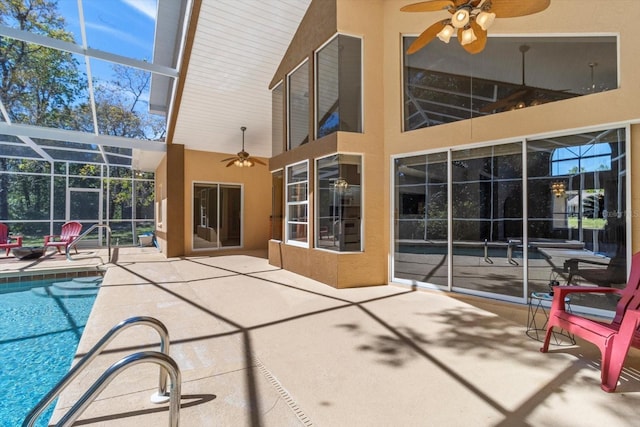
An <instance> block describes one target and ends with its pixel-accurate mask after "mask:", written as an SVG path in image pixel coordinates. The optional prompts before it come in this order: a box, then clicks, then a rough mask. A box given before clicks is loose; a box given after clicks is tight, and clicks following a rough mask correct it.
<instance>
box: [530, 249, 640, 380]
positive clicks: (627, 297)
mask: <svg viewBox="0 0 640 427" xmlns="http://www.w3.org/2000/svg"><path fill="white" fill-rule="evenodd" d="M553 291H554V292H553V302H552V303H551V310H550V312H549V322H548V323H547V334H546V336H545V340H544V344H543V346H542V348H541V349H540V351H541V352H543V353H546V352H547V351H548V350H549V339H550V338H551V334H552V331H553V328H560V329H564V330H565V331H567V332H570V333H572V334H574V335H577V336H579V337H581V338H582V339H584V340H586V341H589V342H591V343H593V344H595V345H596V346H598V348H599V349H600V354H601V357H602V363H601V367H600V370H601V373H600V377H601V385H600V387H601V388H602V389H603V390H604V391H606V392H613V391H615V389H616V386H617V385H618V379H620V373H621V372H622V366H623V365H624V361H625V359H626V357H627V352H628V351H629V347H634V348H640V330H639V328H640V252H638V253H636V254H635V255H633V259H632V260H631V273H630V274H629V280H628V281H627V285H626V286H625V288H624V289H614V288H610V287H593V286H554V287H553ZM575 292H595V293H614V294H618V295H619V296H620V299H619V300H618V304H617V305H616V314H615V317H614V318H613V320H612V321H611V323H607V322H600V321H596V320H591V319H587V318H586V317H581V316H579V315H577V314H572V313H570V312H568V311H567V310H566V307H565V298H566V297H567V296H569V295H570V294H572V293H575Z"/></svg>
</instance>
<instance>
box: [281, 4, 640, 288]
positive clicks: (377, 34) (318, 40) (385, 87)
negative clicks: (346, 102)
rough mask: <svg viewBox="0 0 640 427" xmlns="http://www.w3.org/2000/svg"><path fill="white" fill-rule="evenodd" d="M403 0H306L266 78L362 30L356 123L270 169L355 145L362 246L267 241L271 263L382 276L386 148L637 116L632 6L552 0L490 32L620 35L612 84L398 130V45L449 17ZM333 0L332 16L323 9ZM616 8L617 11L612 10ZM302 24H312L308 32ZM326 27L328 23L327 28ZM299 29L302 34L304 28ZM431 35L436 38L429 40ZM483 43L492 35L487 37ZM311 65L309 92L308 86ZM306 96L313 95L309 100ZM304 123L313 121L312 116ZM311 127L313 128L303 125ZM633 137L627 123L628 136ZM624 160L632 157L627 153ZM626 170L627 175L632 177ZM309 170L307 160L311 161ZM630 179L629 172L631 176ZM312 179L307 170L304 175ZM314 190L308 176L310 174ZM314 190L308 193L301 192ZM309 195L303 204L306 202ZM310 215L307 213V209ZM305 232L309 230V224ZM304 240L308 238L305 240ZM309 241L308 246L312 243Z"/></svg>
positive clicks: (635, 195) (639, 200)
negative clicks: (330, 248) (340, 249)
mask: <svg viewBox="0 0 640 427" xmlns="http://www.w3.org/2000/svg"><path fill="white" fill-rule="evenodd" d="M409 3H412V1H409V0H407V1H401V0H314V1H313V2H312V4H311V7H310V9H309V11H308V13H307V15H306V16H305V18H304V20H303V24H302V25H301V27H300V31H299V32H298V33H297V34H296V36H295V37H294V39H293V41H292V43H291V45H290V47H289V49H288V51H287V54H286V55H285V58H284V59H283V61H282V63H281V64H280V67H279V68H278V71H277V72H276V75H275V76H274V78H273V80H272V82H271V84H272V85H273V84H275V83H277V82H278V81H281V80H282V79H284V77H285V75H286V73H288V72H290V71H291V69H292V68H293V67H294V66H295V65H297V64H298V63H300V61H301V60H302V58H303V57H304V56H305V55H307V56H309V58H310V61H311V62H310V65H311V69H313V50H314V49H316V48H317V47H318V46H320V45H321V44H322V43H323V42H324V41H326V39H328V38H329V37H330V36H331V35H333V34H334V33H335V31H338V32H340V33H344V34H348V35H354V36H360V37H362V38H363V61H364V62H363V74H364V82H363V84H364V86H363V93H364V104H363V105H364V107H363V111H364V132H363V133H362V134H351V133H345V132H338V133H337V135H336V136H334V137H326V138H325V139H324V140H319V141H311V142H310V143H309V144H307V145H306V146H304V147H300V148H298V149H296V150H293V151H291V152H286V153H284V154H282V155H280V156H277V157H275V158H274V159H272V161H271V169H272V170H275V169H278V168H282V167H284V166H285V165H287V164H291V163H294V162H296V161H300V160H303V159H308V160H310V164H311V166H313V159H314V158H317V157H320V156H322V155H326V154H331V153H335V152H342V153H362V154H363V161H364V175H363V197H364V203H363V215H364V217H363V220H364V224H365V230H364V247H365V252H364V253H362V254H335V253H327V252H326V251H319V250H315V249H313V248H310V249H304V248H298V247H291V246H289V245H286V244H284V243H280V242H271V243H270V251H269V256H270V262H271V263H272V264H274V265H279V266H283V267H284V268H286V269H288V270H292V271H295V272H298V273H301V274H304V275H306V276H309V277H312V278H315V279H317V280H320V281H323V282H325V283H328V284H331V285H332V286H336V287H346V286H359V285H364V284H377V283H383V282H385V283H386V281H387V280H388V254H389V250H390V243H389V239H390V234H389V230H390V207H389V203H390V183H391V177H390V158H391V156H393V155H398V154H405V153H416V152H425V151H429V150H435V149H441V148H444V149H446V148H449V147H462V146H465V145H468V144H482V143H487V144H490V143H495V142H506V141H510V140H522V139H523V138H527V137H531V136H534V135H539V134H544V133H548V132H560V131H566V130H573V129H575V130H577V131H580V130H582V129H584V128H587V127H591V126H608V125H611V126H624V125H626V124H629V123H631V122H635V121H638V120H639V119H640V107H639V104H638V103H637V100H638V99H640V85H638V84H637V83H636V80H637V77H636V70H638V69H640V56H638V55H637V54H636V50H637V48H636V47H637V44H638V41H639V40H638V37H637V36H636V35H635V33H634V31H636V25H637V22H640V7H638V2H637V1H636V0H611V1H610V0H592V1H590V2H589V7H584V1H582V0H562V1H558V0H556V1H553V2H552V3H551V6H550V7H549V8H548V9H547V10H545V11H544V12H542V13H539V14H535V15H531V16H525V17H518V18H512V19H497V20H496V22H495V23H494V25H493V26H492V27H491V29H490V35H498V34H503V35H527V34H531V35H540V34H547V35H551V34H563V33H566V34H568V35H581V34H594V33H600V34H608V35H611V34H619V37H620V43H619V46H620V55H619V58H620V64H619V73H620V79H619V82H620V86H621V87H620V88H619V89H616V90H611V91H608V92H604V93H599V94H595V95H590V96H588V97H578V98H573V99H570V100H566V101H562V102H555V103H550V104H545V105H541V106H537V107H533V108H532V107H530V108H526V109H523V110H517V111H512V112H507V113H501V114H495V115H491V116H487V117H481V118H477V119H472V120H465V121H460V122H456V123H451V124H447V125H441V126H436V127H433V128H427V129H420V130H416V131H412V132H406V133H404V132H402V105H403V99H402V90H403V88H402V55H403V52H402V47H401V39H402V35H403V34H407V35H417V34H420V33H421V32H422V31H423V30H424V29H425V28H426V26H428V25H430V24H431V23H433V22H435V21H436V20H438V19H443V18H445V17H448V16H449V14H448V13H447V12H444V11H443V12H431V13H405V12H400V8H401V7H402V6H404V5H406V4H409ZM333 7H335V11H336V15H337V19H336V20H335V21H334V20H333V19H331V17H330V16H328V15H327V10H330V9H331V8H333ZM620 11H626V12H625V13H621V12H620ZM310 23H314V25H313V26H312V27H314V30H313V31H312V32H310V33H309V32H308V31H309V30H308V29H309V27H310ZM334 27H335V29H334ZM305 34H306V35H305ZM435 42H438V41H435ZM488 43H491V39H489V41H488ZM312 85H313V79H312V73H311V83H310V94H312V93H313V86H312ZM311 102H313V99H311ZM311 122H312V123H313V120H311ZM310 134H313V129H310ZM637 137H640V130H638V129H637V128H636V126H634V127H633V132H632V141H634V140H635V139H637ZM628 154H629V156H630V158H631V161H632V164H633V165H634V166H636V167H637V166H640V165H639V164H638V163H640V161H638V160H635V161H634V158H633V156H632V154H633V147H632V150H631V152H629V153H628ZM633 169H634V168H632V170H631V171H629V176H632V175H631V173H632V171H633ZM310 173H311V175H310V177H313V167H311V170H310ZM632 179H633V177H632ZM311 181H313V179H311ZM310 187H311V192H313V182H310ZM635 187H637V186H635ZM635 187H632V193H631V198H632V206H631V207H630V209H629V211H630V212H632V213H635V212H640V189H636V188H635ZM312 200H313V194H310V201H312ZM311 204H312V203H311ZM310 216H311V217H312V216H313V212H312V210H311V211H310ZM631 228H632V232H633V233H632V246H633V251H634V252H635V251H636V250H638V249H640V237H636V236H640V233H638V232H636V231H637V229H638V228H640V221H637V220H635V215H634V221H633V224H632V227H631ZM309 236H313V224H310V228H309ZM311 240H312V239H311ZM311 246H312V245H311Z"/></svg>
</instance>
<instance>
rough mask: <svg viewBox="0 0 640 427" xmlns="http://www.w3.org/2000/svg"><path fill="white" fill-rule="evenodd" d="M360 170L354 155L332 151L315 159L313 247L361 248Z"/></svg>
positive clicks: (335, 248) (357, 249) (359, 158)
mask: <svg viewBox="0 0 640 427" xmlns="http://www.w3.org/2000/svg"><path fill="white" fill-rule="evenodd" d="M361 170H362V158H361V157H360V156H358V155H347V154H336V155H333V156H329V157H325V158H323V159H319V160H318V163H317V169H316V174H317V176H316V182H317V191H318V204H317V210H318V213H317V227H316V247H318V248H323V249H328V250H332V251H339V252H341V251H360V250H362V238H361V236H362V232H361V226H362V224H361V219H362V211H361V205H362V202H361V199H362V196H361V194H362V193H361V188H362V187H361V185H362V184H361V177H362V176H361V173H360V171H361Z"/></svg>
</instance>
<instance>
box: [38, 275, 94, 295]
mask: <svg viewBox="0 0 640 427" xmlns="http://www.w3.org/2000/svg"><path fill="white" fill-rule="evenodd" d="M101 283H102V276H92V277H74V278H73V279H71V280H67V281H64V282H56V283H53V284H52V285H51V286H46V287H42V288H33V289H32V291H33V292H34V293H36V294H38V295H42V296H56V297H74V296H86V295H96V294H97V293H98V290H99V289H100V284H101Z"/></svg>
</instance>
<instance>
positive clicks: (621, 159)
mask: <svg viewBox="0 0 640 427" xmlns="http://www.w3.org/2000/svg"><path fill="white" fill-rule="evenodd" d="M625 156H626V153H625V131H624V129H611V130H605V131H601V132H589V133H583V134H578V135H571V136H565V137H558V138H546V139H541V140H536V141H531V142H529V144H528V175H529V185H528V190H529V195H528V198H529V214H528V217H529V218H528V232H529V241H530V245H531V251H530V256H536V255H539V256H542V257H543V258H544V259H545V261H546V264H545V265H542V266H536V265H534V264H532V263H530V268H529V276H530V288H531V289H532V290H546V289H547V285H548V282H549V280H558V281H559V282H560V283H561V284H569V283H571V284H583V285H599V286H613V287H621V286H622V284H624V283H625V282H626V271H627V270H626V254H627V244H626V222H625V212H626V197H625V194H626V188H625V180H626V170H625ZM559 185H561V186H562V191H557V188H558V186H559ZM554 188H555V189H556V190H554ZM574 298H575V300H574V301H572V304H580V305H585V306H590V307H594V308H600V309H612V308H613V306H612V304H611V303H612V301H610V300H608V299H607V298H602V296H593V295H580V296H576V297H574Z"/></svg>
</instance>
